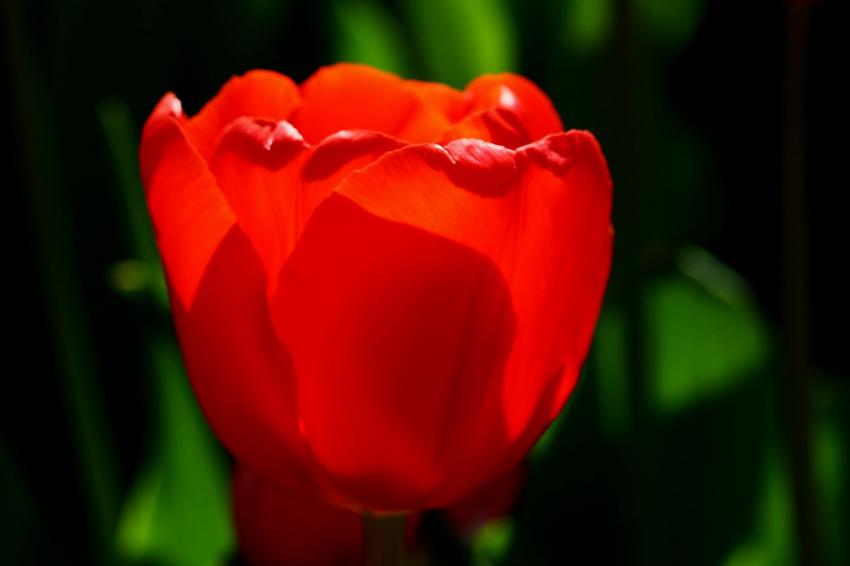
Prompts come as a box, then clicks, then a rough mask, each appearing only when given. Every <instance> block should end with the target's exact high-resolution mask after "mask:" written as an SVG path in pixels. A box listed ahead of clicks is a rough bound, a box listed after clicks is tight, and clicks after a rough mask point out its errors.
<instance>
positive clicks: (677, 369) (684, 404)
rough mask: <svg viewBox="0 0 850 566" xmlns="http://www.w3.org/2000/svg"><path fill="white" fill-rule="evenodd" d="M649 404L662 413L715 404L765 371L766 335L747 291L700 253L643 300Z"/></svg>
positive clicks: (686, 257)
mask: <svg viewBox="0 0 850 566" xmlns="http://www.w3.org/2000/svg"><path fill="white" fill-rule="evenodd" d="M646 313H647V349H648V352H647V358H646V359H647V364H648V367H649V369H650V372H649V375H650V376H651V378H650V383H649V384H648V386H649V387H648V391H647V394H648V395H649V402H650V403H651V405H652V406H653V407H654V408H655V409H656V410H658V411H659V412H662V413H669V412H676V411H681V410H683V409H686V408H688V407H689V406H691V405H692V404H694V403H695V402H698V401H702V400H704V399H706V398H710V397H716V396H718V395H720V394H722V393H724V392H726V391H728V390H729V389H730V388H732V387H734V386H736V385H739V384H740V383H741V382H742V381H743V380H745V379H747V378H749V377H752V376H753V375H754V373H755V372H757V371H759V370H761V369H762V368H763V367H764V365H765V363H766V361H767V359H768V355H769V340H768V335H767V330H766V328H765V325H764V323H763V322H762V320H761V318H760V316H759V315H758V313H757V311H756V309H755V306H754V304H753V301H752V299H751V297H750V294H749V291H748V290H747V287H746V284H745V283H744V282H743V281H742V280H741V279H740V277H738V276H737V275H736V274H735V273H734V272H733V271H731V270H730V269H729V268H728V267H726V266H724V265H723V264H722V263H720V262H719V261H717V260H716V259H715V258H713V257H712V256H711V255H710V254H708V252H706V251H705V250H702V249H699V248H690V249H687V250H685V251H684V252H683V254H682V256H681V259H680V261H679V272H678V273H677V274H674V275H671V276H668V277H666V278H664V279H661V280H660V281H657V282H656V283H654V284H653V285H651V286H650V287H649V289H648V291H647V296H646Z"/></svg>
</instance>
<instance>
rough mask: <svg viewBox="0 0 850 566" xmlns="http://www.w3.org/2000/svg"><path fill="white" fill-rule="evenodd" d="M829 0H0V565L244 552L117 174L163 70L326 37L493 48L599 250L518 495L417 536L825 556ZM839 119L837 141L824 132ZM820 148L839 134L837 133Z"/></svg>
mask: <svg viewBox="0 0 850 566" xmlns="http://www.w3.org/2000/svg"><path fill="white" fill-rule="evenodd" d="M846 15H847V14H846V7H845V4H844V3H840V2H835V3H831V2H814V3H806V2H797V3H789V4H787V5H786V4H784V3H781V2H772V3H750V2H709V1H708V0H562V1H554V0H549V1H537V2H530V1H525V2H524V1H521V0H513V1H511V0H501V1H500V0H454V1H453V0H411V1H409V2H403V1H401V0H386V1H379V0H367V1H354V0H326V1H322V2H286V1H279V2H275V1H272V0H245V1H243V2H238V3H237V2H224V1H222V0H212V1H205V2H200V1H186V2H165V1H161V0H149V1H144V2H143V1H140V0H127V1H124V2H108V1H105V0H90V1H88V2H82V1H75V0H64V1H59V0H53V1H50V0H35V1H27V2H25V1H23V0H6V1H5V2H4V4H3V52H4V59H3V63H4V68H3V70H4V72H3V75H2V81H3V92H4V93H5V94H7V96H8V102H7V104H6V105H4V107H5V109H6V112H4V113H3V114H2V119H3V122H2V127H3V132H4V135H5V139H7V140H8V141H10V142H11V143H9V144H8V145H9V147H8V148H7V149H6V150H5V151H4V152H3V173H4V181H3V187H4V194H5V195H6V200H5V204H6V208H5V210H6V212H7V214H6V222H4V226H5V227H6V228H7V230H8V232H9V234H8V235H7V236H6V237H5V242H6V243H7V245H6V246H4V250H5V256H4V257H5V261H6V268H5V269H4V279H6V280H7V281H8V282H10V283H11V287H10V290H9V291H7V292H6V295H5V296H6V301H5V304H6V313H8V315H7V316H6V317H5V319H4V320H5V321H6V325H5V327H6V328H5V329H6V331H7V332H8V335H9V338H8V340H7V344H6V345H7V346H8V347H9V353H8V354H7V355H6V361H7V365H6V369H5V371H4V372H3V373H4V377H3V389H2V397H0V399H2V403H3V410H2V429H0V517H2V521H1V522H0V563H3V564H13V565H16V564H96V565H97V564H129V565H134V564H162V565H175V566H182V565H215V564H239V563H241V558H240V557H239V555H238V551H237V550H236V543H235V537H234V534H233V531H232V526H231V523H230V516H229V495H228V489H229V488H228V482H229V473H230V472H229V466H230V462H229V459H228V456H227V455H226V454H225V453H224V452H223V451H222V449H221V448H220V446H219V445H218V444H217V442H216V441H215V439H214V438H213V437H212V436H211V434H210V432H209V430H208V428H207V426H206V424H205V423H204V421H203V419H202V417H201V416H200V414H199V412H198V409H197V406H196V404H195V401H194V398H193V397H192V395H191V392H190V390H189V388H188V384H187V381H186V379H185V376H184V375H183V369H182V364H181V360H180V356H179V351H178V350H177V347H176V343H175V340H174V337H173V334H172V329H171V322H170V318H169V315H168V305H167V299H166V298H165V292H164V286H163V283H162V276H161V271H160V268H159V262H158V257H157V254H156V249H155V246H154V245H153V242H152V240H151V235H150V227H149V225H148V219H147V214H146V211H145V208H144V201H143V197H142V194H141V187H140V184H139V180H138V171H137V162H136V151H137V145H138V138H139V132H140V127H141V124H142V123H143V121H144V119H145V118H146V117H147V115H148V113H149V112H150V111H151V109H152V108H153V105H154V104H155V103H156V101H157V100H158V99H159V97H160V96H161V95H162V94H163V93H164V92H165V91H166V90H173V91H175V92H176V93H178V95H179V96H180V98H181V99H182V101H183V103H184V108H185V109H186V110H187V111H188V112H190V113H193V112H196V111H197V110H198V109H199V108H200V107H201V105H202V104H203V103H204V102H205V101H206V100H208V99H209V98H210V97H211V96H212V95H213V94H214V93H215V92H216V91H217V89H218V88H219V87H220V86H221V84H222V83H223V82H224V81H225V80H226V79H227V78H228V77H230V76H231V75H233V74H236V73H241V72H244V71H246V70H248V69H251V68H257V67H261V68H272V69H276V70H279V71H281V72H283V73H285V74H287V75H289V76H291V77H293V78H294V79H295V80H297V81H301V80H304V79H305V78H306V77H307V76H309V75H310V74H311V73H312V72H313V71H314V70H315V69H316V68H317V67H318V66H320V65H323V64H328V63H331V62H335V61H358V62H365V63H369V64H372V65H375V66H377V67H380V68H383V69H387V70H390V71H393V72H396V73H399V74H401V75H403V76H406V77H411V78H418V79H427V80H437V81H442V82H447V83H449V84H452V85H454V86H457V87H463V85H464V84H466V82H468V81H469V80H470V79H472V78H473V77H475V76H477V75H479V74H482V73H487V72H495V71H505V70H511V71H516V72H520V73H522V74H524V75H526V76H528V77H530V78H531V79H533V80H534V81H535V82H537V83H538V84H539V85H540V86H541V87H542V88H543V89H544V90H545V91H546V92H547V93H549V94H550V96H551V97H552V98H553V100H554V102H555V105H556V107H557V108H558V110H559V111H560V113H561V115H562V117H563V119H564V122H565V124H566V126H567V127H568V128H582V129H589V130H591V131H593V132H594V133H595V134H596V135H597V137H598V138H599V140H600V142H601V144H602V147H603V150H604V152H605V153H606V156H607V158H608V160H609V163H610V166H611V172H612V176H613V179H614V186H615V211H614V223H615V227H616V230H617V236H616V250H615V261H614V267H613V272H612V276H611V281H610V284H609V290H608V293H607V295H606V302H605V306H604V311H603V314H602V317H601V320H600V322H599V326H598V329H597V333H596V337H595V342H594V346H593V351H592V353H591V355H590V357H589V359H588V362H587V364H586V367H585V371H584V375H583V378H582V381H581V382H580V384H579V387H578V389H577V392H576V393H575V394H574V395H573V397H572V398H571V400H570V401H569V403H568V405H567V408H566V409H565V410H564V412H563V413H562V415H561V417H559V419H558V421H557V422H556V424H555V426H554V427H553V428H552V429H551V430H550V432H548V433H547V434H546V435H545V436H544V437H543V439H542V440H541V442H540V444H539V445H538V446H537V447H536V448H535V450H534V451H533V453H532V454H531V456H530V459H529V460H530V476H529V481H528V484H527V486H526V488H525V490H524V492H523V494H522V497H521V499H520V502H519V505H518V507H517V509H516V511H515V513H514V514H513V515H512V516H511V517H508V518H505V519H503V520H501V521H498V522H494V523H491V524H489V525H488V526H487V527H486V528H485V529H483V530H482V531H481V532H480V533H479V535H478V536H477V537H476V538H475V539H474V540H471V541H463V540H458V539H457V538H455V536H454V535H453V534H452V533H451V531H449V530H448V529H446V528H445V527H444V525H443V523H441V518H440V516H439V514H438V513H435V514H432V515H431V516H430V517H429V518H428V520H427V521H426V525H427V526H428V528H427V529H425V531H426V532H425V533H424V535H423V537H424V543H425V544H426V546H427V548H429V552H430V555H431V560H432V562H433V563H434V564H476V565H485V564H493V565H499V564H518V565H521V564H609V563H610V564H647V565H659V564H696V565H702V564H706V565H714V564H721V565H728V566H751V565H752V566H755V565H759V566H760V565H792V564H798V563H801V564H822V565H824V566H826V565H836V566H837V565H842V564H848V563H850V543H848V541H849V540H850V536H848V533H850V499H849V498H850V494H848V477H850V459H849V458H850V380H849V379H848V376H850V367H848V362H847V355H846V352H845V349H846V341H847V338H848V332H847V327H846V320H847V315H848V311H850V309H848V298H847V288H848V277H847V275H846V274H843V273H842V272H841V267H843V264H844V263H846V258H847V252H846V246H845V245H844V244H845V243H846V240H847V238H846V230H844V225H845V223H846V220H845V213H844V211H843V209H841V207H839V206H838V205H837V202H838V201H837V199H838V198H839V197H840V193H841V192H845V191H846V186H844V185H846V181H845V180H844V177H843V175H841V173H840V172H839V167H840V166H841V165H842V160H843V159H846V157H844V156H843V155H842V154H839V148H840V147H841V146H840V144H837V143H833V142H831V141H830V140H831V135H832V134H833V133H834V130H835V129H836V128H835V126H834V123H835V120H836V118H837V117H838V116H839V115H841V114H846V111H839V110H838V109H839V108H844V107H845V106H846V101H847V96H846V91H841V88H842V87H840V86H839V85H838V83H837V82H836V78H835V76H836V74H838V75H842V76H843V75H844V74H846V72H845V70H846V69H845V67H846V61H843V58H842V57H841V56H840V53H842V52H843V53H846V52H847V45H846V44H847V41H846V39H845V38H846V33H845V32H844V30H843V29H841V27H843V26H844V24H842V22H845V21H846ZM845 143H846V140H845ZM844 149H845V150H846V148H844Z"/></svg>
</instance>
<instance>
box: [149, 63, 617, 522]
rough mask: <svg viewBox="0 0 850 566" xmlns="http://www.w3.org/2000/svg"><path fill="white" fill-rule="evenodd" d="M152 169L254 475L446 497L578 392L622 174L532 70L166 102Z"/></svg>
mask: <svg viewBox="0 0 850 566" xmlns="http://www.w3.org/2000/svg"><path fill="white" fill-rule="evenodd" d="M141 165H142V173H143V180H144V185H145V188H146V194H147V200H148V207H149V210H150V214H151V217H152V218H153V223H154V227H155V231H156V236H157V242H158V245H159V249H160V253H161V256H162V260H163V264H164V266H165V271H166V274H167V277H168V282H169V289H170V293H171V297H172V307H173V311H174V319H175V323H176V327H177V332H178V335H179V338H180V343H181V347H182V350H183V354H184V358H185V361H186V365H187V369H188V373H189V376H190V378H191V380H192V384H193V387H194V389H195V392H196V394H197V396H198V398H199V400H200V403H201V406H202V408H203V410H204V412H205V414H206V416H207V418H208V420H209V422H210V423H211V425H212V427H213V429H214V430H215V432H216V433H217V435H218V436H219V437H220V438H221V440H222V441H223V442H224V444H225V445H226V446H227V447H228V448H229V449H230V450H231V451H232V453H233V454H234V455H235V457H236V458H237V459H238V460H239V461H240V462H242V463H243V464H244V465H245V466H247V467H248V468H249V469H250V470H251V471H252V472H254V473H255V474H257V475H259V476H260V477H263V478H265V479H267V480H268V481H271V482H273V483H277V484H278V485H281V486H287V487H288V488H290V489H295V490H298V491H301V492H304V491H305V490H312V491H315V492H316V493H318V494H321V496H322V497H323V498H325V499H327V500H331V501H333V502H335V503H337V504H340V505H344V506H347V507H349V508H351V509H356V510H363V509H368V510H374V511H392V512H395V511H408V510H412V509H421V508H431V507H443V506H446V505H448V504H450V503H451V502H453V501H455V500H457V499H460V498H461V497H463V496H464V495H465V494H468V493H470V492H471V491H473V490H474V489H475V488H476V486H479V485H481V484H483V483H485V482H487V481H489V480H491V479H493V478H495V477H497V476H499V475H501V474H503V473H505V472H506V471H507V470H509V469H510V468H512V467H513V466H515V465H516V464H517V462H518V461H519V460H520V459H521V458H522V457H523V455H524V454H525V453H526V452H527V450H528V449H529V447H530V446H531V445H532V444H533V442H534V441H535V440H536V439H537V438H538V437H539V436H540V434H541V433H542V432H543V430H544V429H545V428H546V426H547V425H548V424H549V423H550V422H551V420H552V419H553V418H554V417H555V415H556V414H557V413H558V411H559V410H560V409H561V407H562V406H563V405H564V402H565V401H566V399H567V397H568V396H569V394H570V392H571V391H572V390H573V387H574V385H575V383H576V379H577V377H578V372H579V369H580V366H581V363H582V361H583V359H584V357H585V355H586V353H587V350H588V347H589V344H590V340H591V335H592V333H593V328H594V325H595V323H596V319H597V316H598V312H599V308H600V303H601V300H602V294H603V290H604V287H605V282H606V279H607V277H608V270H609V265H610V258H611V243H612V231H611V226H610V208H611V181H610V177H609V174H608V169H607V166H606V163H605V159H604V157H603V156H602V154H601V152H600V150H599V146H598V144H597V143H596V140H595V139H594V138H593V136H592V135H591V134H589V133H587V132H579V131H570V132H566V133H564V132H563V131H562V125H561V121H560V119H559V118H558V115H557V113H556V112H555V110H554V109H553V107H552V105H551V103H550V102H549V100H548V99H547V97H546V96H545V95H544V94H543V93H542V92H541V91H540V90H539V89H538V88H537V87H536V86H534V85H533V84H532V83H530V82H529V81H527V80H526V79H523V78H521V77H518V76H515V75H493V76H485V77H481V78H479V79H477V80H475V81H473V82H472V83H470V85H469V86H468V87H467V88H466V90H465V91H464V92H458V91H455V90H453V89H451V88H449V87H446V86H443V85H439V84H431V83H422V82H415V81H404V80H401V79H399V78H398V77H395V76H393V75H390V74H387V73H383V72H380V71H377V70H374V69H371V68H368V67H363V66H355V65H336V66H332V67H327V68H324V69H321V70H320V71H318V72H317V73H316V74H315V75H313V76H312V77H311V78H310V79H308V80H307V81H306V82H305V83H304V84H302V85H301V86H300V87H299V86H296V85H295V84H294V83H293V82H292V81H291V80H289V79H288V78H286V77H284V76H282V75H279V74H276V73H273V72H268V71H253V72H250V73H248V74H246V75H244V76H243V77H237V78H234V79H232V80H231V81H230V82H228V83H227V84H226V85H225V87H224V88H223V89H222V91H221V92H220V93H219V94H218V96H216V97H215V98H214V99H213V100H212V101H211V102H209V103H208V104H207V105H206V106H205V107H204V108H203V109H202V110H201V111H200V112H199V113H198V114H197V115H195V116H194V117H191V118H190V117H188V116H186V115H185V114H184V113H183V111H182V110H181V106H180V102H179V100H178V99H177V98H176V97H175V96H174V95H173V94H167V95H166V96H165V97H164V98H163V100H162V101H161V102H160V103H159V105H158V106H157V107H156V109H155V110H154V112H153V114H152V115H151V117H150V118H149V120H148V122H147V124H146V125H145V129H144V134H143V138H142V146H141Z"/></svg>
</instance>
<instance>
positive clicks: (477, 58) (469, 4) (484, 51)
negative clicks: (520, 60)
mask: <svg viewBox="0 0 850 566" xmlns="http://www.w3.org/2000/svg"><path fill="white" fill-rule="evenodd" d="M407 6H408V7H409V15H410V21H411V26H412V28H413V32H414V37H415V39H416V41H417V44H418V46H419V51H420V53H421V58H422V61H423V63H424V65H425V68H426V71H427V72H428V74H429V78H430V79H432V80H437V81H441V82H445V83H447V84H451V85H453V86H456V87H463V86H464V85H465V84H466V83H467V82H469V81H470V80H472V79H473V78H475V77H477V76H478V75H482V74H485V73H498V72H504V71H511V70H513V69H515V68H516V30H515V29H514V26H513V21H512V19H511V17H510V15H509V13H508V10H507V8H506V6H505V3H504V2H502V1H500V0H465V1H463V2H458V1H457V0H413V1H411V2H409V3H408V4H407Z"/></svg>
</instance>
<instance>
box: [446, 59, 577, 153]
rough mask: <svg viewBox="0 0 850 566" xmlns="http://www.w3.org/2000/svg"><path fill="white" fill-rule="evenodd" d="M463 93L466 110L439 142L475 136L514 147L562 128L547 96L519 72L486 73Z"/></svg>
mask: <svg viewBox="0 0 850 566" xmlns="http://www.w3.org/2000/svg"><path fill="white" fill-rule="evenodd" d="M464 94H465V95H466V97H467V99H468V100H469V103H468V104H469V106H468V108H467V110H466V114H465V116H464V117H463V119H461V120H458V121H457V123H455V124H454V125H453V126H452V128H451V129H449V130H448V131H446V132H445V133H444V135H443V137H442V143H446V142H448V141H451V140H453V139H459V138H475V139H481V140H486V141H491V142H493V143H497V144H499V145H503V146H505V147H509V148H517V147H520V146H522V145H525V144H529V143H531V142H534V141H536V140H539V139H541V138H543V137H545V136H547V135H549V134H554V133H558V132H561V131H562V130H563V125H562V124H561V119H560V117H559V116H558V113H557V111H556V110H555V108H554V106H552V102H551V101H550V100H549V98H548V97H547V96H546V95H545V94H544V93H543V91H541V90H540V89H539V88H538V87H537V86H536V85H535V84H534V83H532V82H531V81H529V80H528V79H525V78H523V77H520V76H518V75H513V74H510V73H504V74H500V75H485V76H483V77H480V78H478V79H476V80H474V81H472V82H471V83H469V85H468V86H467V87H466V90H465V91H464Z"/></svg>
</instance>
